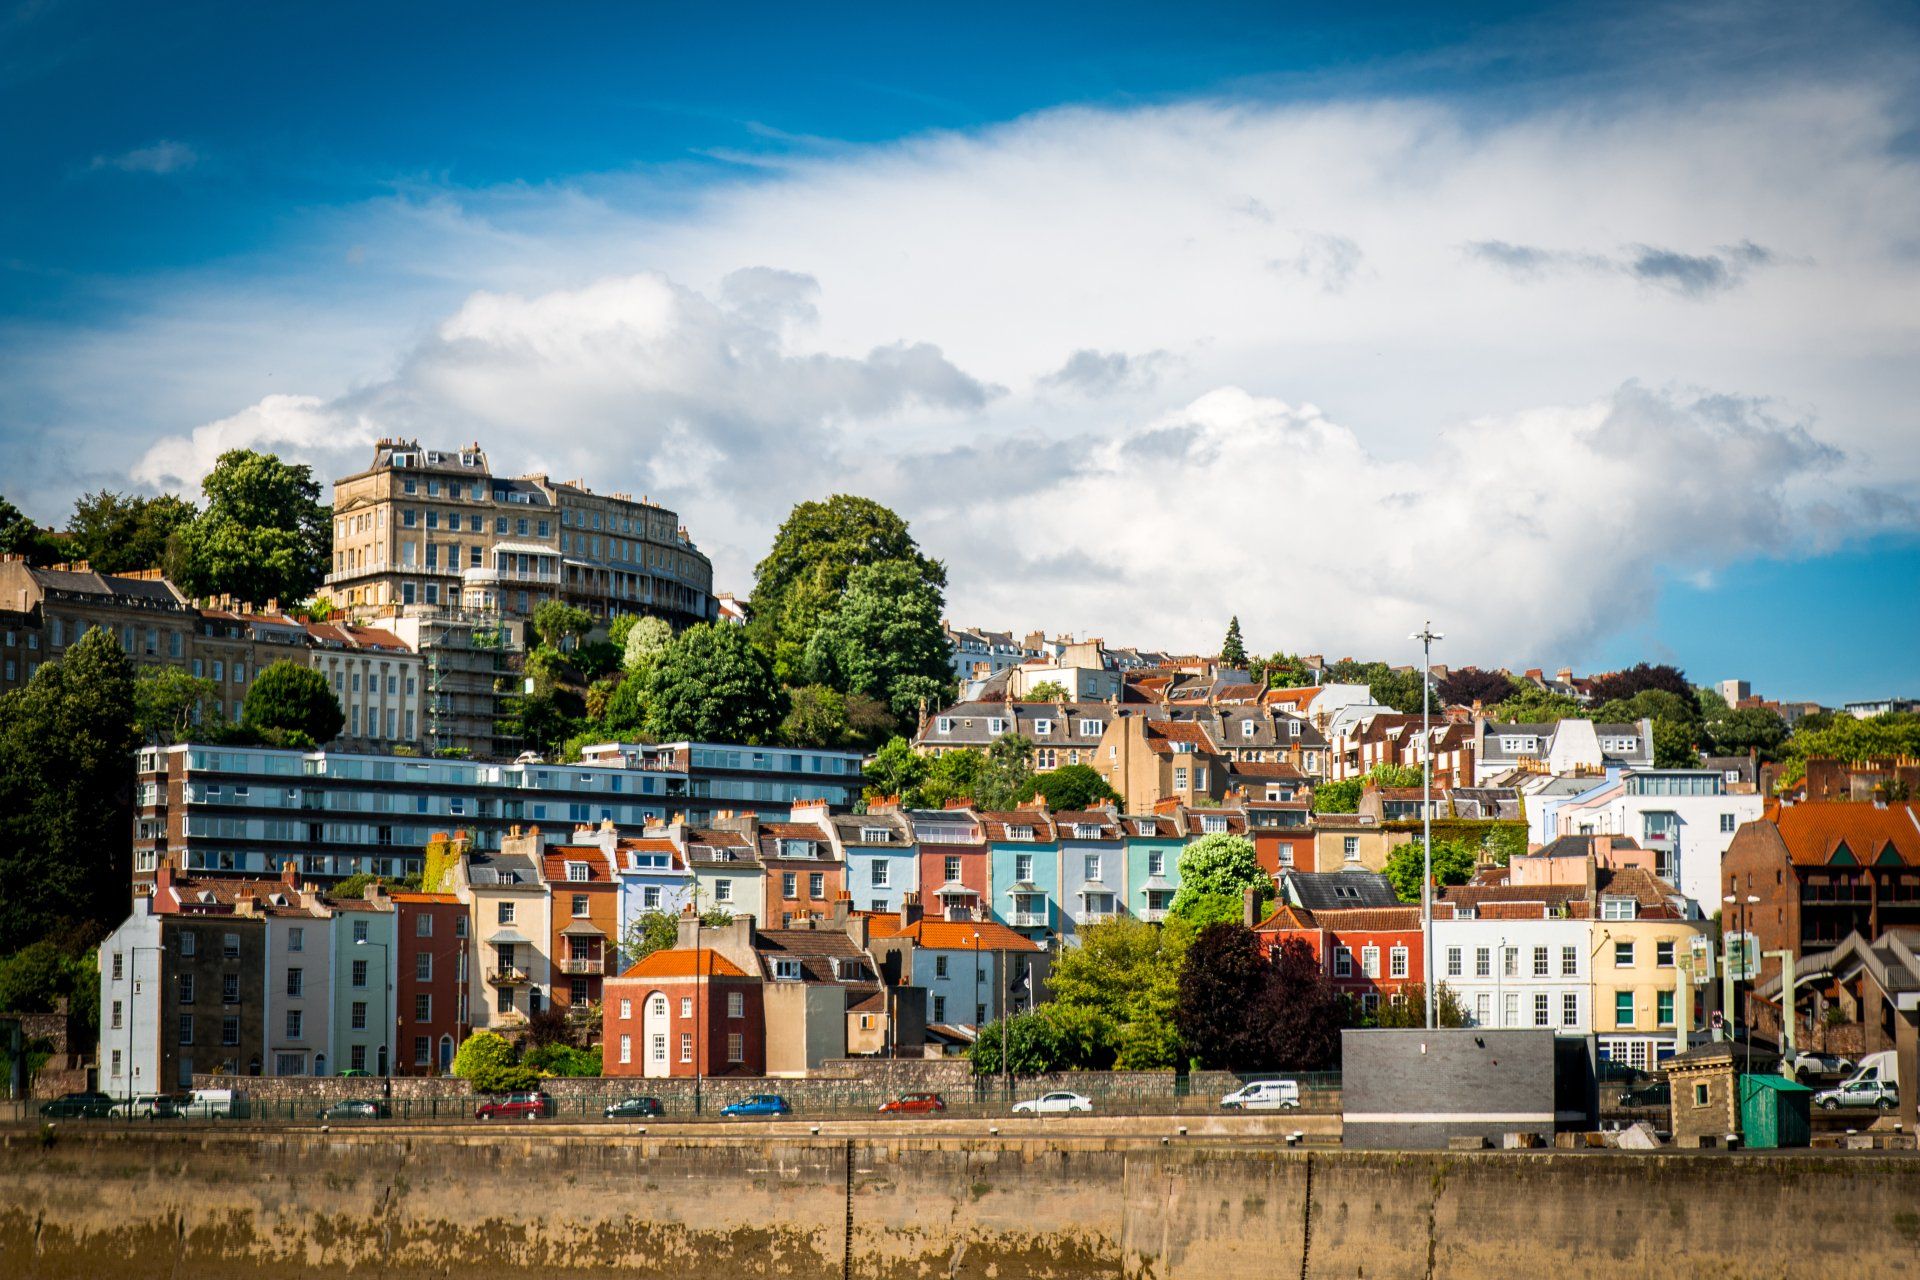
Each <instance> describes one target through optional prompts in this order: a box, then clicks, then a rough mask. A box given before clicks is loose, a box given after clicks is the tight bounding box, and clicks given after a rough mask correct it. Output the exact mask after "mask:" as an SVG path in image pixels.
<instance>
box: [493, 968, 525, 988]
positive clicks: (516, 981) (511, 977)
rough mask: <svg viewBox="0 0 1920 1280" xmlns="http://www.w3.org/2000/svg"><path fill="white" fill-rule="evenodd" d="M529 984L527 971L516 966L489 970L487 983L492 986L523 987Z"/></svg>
mask: <svg viewBox="0 0 1920 1280" xmlns="http://www.w3.org/2000/svg"><path fill="white" fill-rule="evenodd" d="M526 984H527V971H526V970H525V969H522V968H520V967H518V966H517V965H515V966H508V967H503V968H493V969H489V970H487V985H488V986H491V987H523V986H525V985H526Z"/></svg>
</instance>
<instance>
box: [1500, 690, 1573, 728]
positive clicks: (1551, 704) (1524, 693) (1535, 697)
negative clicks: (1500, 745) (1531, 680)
mask: <svg viewBox="0 0 1920 1280" xmlns="http://www.w3.org/2000/svg"><path fill="white" fill-rule="evenodd" d="M1519 689H1520V691H1519V692H1518V693H1516V694H1514V695H1513V696H1512V697H1511V698H1508V699H1507V700H1506V701H1504V702H1502V703H1501V704H1500V705H1499V706H1497V707H1494V708H1492V710H1491V713H1490V716H1489V718H1490V719H1494V720H1498V721H1500V722H1502V723H1504V724H1558V723H1559V722H1560V721H1562V720H1577V719H1584V718H1585V717H1586V716H1587V709H1586V707H1585V706H1584V705H1583V704H1582V703H1581V702H1580V700H1579V699H1578V698H1569V697H1567V696H1566V695H1565V694H1563V693H1549V692H1547V691H1546V690H1545V689H1539V688H1534V687H1531V686H1525V685H1523V686H1519Z"/></svg>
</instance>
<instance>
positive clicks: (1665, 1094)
mask: <svg viewBox="0 0 1920 1280" xmlns="http://www.w3.org/2000/svg"><path fill="white" fill-rule="evenodd" d="M1619 1105H1620V1106H1622V1107H1670V1106H1672V1105H1673V1086H1672V1085H1670V1084H1668V1083H1667V1082H1666V1081H1665V1080H1650V1081H1648V1082H1647V1083H1645V1084H1635V1085H1629V1086H1627V1087H1626V1088H1625V1089H1622V1090H1621V1091H1620V1103H1619Z"/></svg>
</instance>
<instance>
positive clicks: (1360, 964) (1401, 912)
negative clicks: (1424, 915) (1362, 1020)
mask: <svg viewBox="0 0 1920 1280" xmlns="http://www.w3.org/2000/svg"><path fill="white" fill-rule="evenodd" d="M1255 932H1256V933H1258V934H1259V935H1260V938H1261V940H1262V941H1263V942H1265V943H1266V944H1267V946H1268V948H1269V950H1271V949H1272V948H1274V947H1277V946H1279V945H1280V944H1281V943H1282V942H1284V941H1285V940H1286V939H1288V938H1298V939H1300V940H1301V941H1303V942H1305V943H1306V944H1307V945H1308V946H1309V947H1311V948H1312V949H1313V954H1314V956H1315V957H1316V958H1318V959H1319V961H1320V967H1321V969H1322V971H1324V972H1325V973H1326V975H1327V977H1328V978H1329V979H1331V980H1332V982H1333V986H1334V990H1336V991H1338V992H1340V993H1341V994H1342V995H1344V996H1347V997H1349V998H1350V999H1352V1000H1353V1001H1354V1002H1355V1003H1356V1004H1358V1005H1359V1006H1360V1007H1361V1008H1363V1009H1365V1010H1367V1011H1368V1012H1371V1011H1372V1010H1373V1009H1375V1008H1376V1007H1378V1006H1379V1004H1380V1003H1381V1002H1382V1001H1391V1000H1393V999H1395V998H1397V997H1398V996H1400V994H1401V993H1402V992H1403V991H1404V990H1406V989H1407V988H1408V987H1414V986H1418V985H1419V984H1420V983H1421V982H1423V981H1424V980H1425V968H1424V965H1423V948H1422V947H1421V934H1420V908H1418V907H1414V906H1406V907H1340V908H1329V909H1323V910H1320V911H1308V910H1306V909H1305V908H1304V907H1295V906H1292V905H1290V904H1287V903H1282V904H1281V905H1280V906H1279V908H1278V909H1277V910H1275V911H1274V913H1273V914H1272V915H1270V916H1268V917H1267V918H1266V919H1265V920H1263V921H1261V923H1260V924H1259V926H1258V927H1257V928H1256V929H1255Z"/></svg>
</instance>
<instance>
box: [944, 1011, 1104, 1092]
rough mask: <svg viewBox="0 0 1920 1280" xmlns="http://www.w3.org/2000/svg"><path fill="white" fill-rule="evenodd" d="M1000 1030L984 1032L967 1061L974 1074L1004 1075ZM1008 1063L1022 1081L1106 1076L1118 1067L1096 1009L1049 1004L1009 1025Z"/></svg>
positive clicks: (990, 1028)
mask: <svg viewBox="0 0 1920 1280" xmlns="http://www.w3.org/2000/svg"><path fill="white" fill-rule="evenodd" d="M1000 1038H1001V1028H1000V1024H999V1023H998V1022H990V1023H988V1024H986V1025H985V1026H983V1027H981V1028H979V1031H978V1035H977V1036H976V1038H975V1040H974V1042H973V1047H972V1048H971V1049H970V1050H969V1051H968V1054H967V1059H968V1062H969V1063H970V1064H971V1065H972V1067H973V1072H974V1074H975V1075H984V1076H990V1075H998V1074H999V1073H1000ZM1006 1040H1007V1061H1008V1062H1009V1063H1011V1064H1012V1067H1013V1074H1014V1075H1017V1076H1028V1075H1045V1074H1049V1073H1051V1072H1055V1071H1105V1070H1108V1069H1110V1068H1111V1067H1112V1066H1113V1062H1114V1054H1115V1046H1114V1042H1113V1034H1112V1028H1111V1027H1110V1026H1109V1025H1108V1024H1107V1023H1106V1022H1104V1021H1103V1020H1102V1019H1101V1018H1100V1017H1099V1015H1097V1014H1096V1013H1094V1012H1093V1011H1092V1010H1089V1009H1084V1008H1078V1007H1073V1006H1065V1005H1061V1004H1058V1003H1057V1002H1056V1003H1054V1004H1044V1005H1041V1006H1040V1007H1039V1008H1038V1009H1034V1010H1032V1011H1031V1012H1028V1013H1020V1014H1015V1015H1014V1016H1013V1017H1012V1018H1011V1019H1009V1020H1008V1022H1007V1026H1006Z"/></svg>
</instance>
